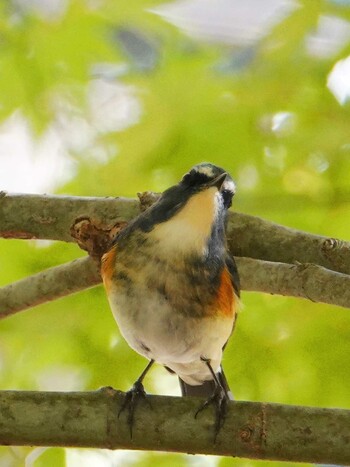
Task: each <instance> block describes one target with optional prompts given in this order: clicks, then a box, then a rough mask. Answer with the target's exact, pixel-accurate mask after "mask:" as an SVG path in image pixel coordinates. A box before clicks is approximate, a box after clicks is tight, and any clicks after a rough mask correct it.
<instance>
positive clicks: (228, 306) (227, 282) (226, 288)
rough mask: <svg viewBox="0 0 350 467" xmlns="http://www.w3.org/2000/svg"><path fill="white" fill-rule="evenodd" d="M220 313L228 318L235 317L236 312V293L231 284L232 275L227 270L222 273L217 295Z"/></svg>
mask: <svg viewBox="0 0 350 467" xmlns="http://www.w3.org/2000/svg"><path fill="white" fill-rule="evenodd" d="M217 300H218V301H217V305H218V308H219V312H221V313H222V314H223V315H225V316H227V317H228V318H230V317H233V316H234V314H235V312H236V310H235V308H236V300H235V293H234V290H233V285H232V282H231V275H230V273H229V271H228V269H227V268H224V270H223V271H222V273H221V281H220V287H219V290H218V295H217Z"/></svg>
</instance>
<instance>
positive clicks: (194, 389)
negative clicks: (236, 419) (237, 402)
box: [179, 368, 234, 401]
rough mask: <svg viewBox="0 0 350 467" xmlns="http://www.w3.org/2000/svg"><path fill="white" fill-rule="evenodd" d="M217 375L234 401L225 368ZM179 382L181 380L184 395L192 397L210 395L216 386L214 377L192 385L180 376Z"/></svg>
mask: <svg viewBox="0 0 350 467" xmlns="http://www.w3.org/2000/svg"><path fill="white" fill-rule="evenodd" d="M216 376H217V377H218V380H219V381H220V384H221V386H222V387H223V389H224V390H225V392H226V394H227V396H228V398H229V399H230V400H232V401H233V400H234V399H233V395H232V392H231V390H230V387H229V385H228V382H227V379H226V376H225V374H224V370H223V369H222V368H221V369H220V371H219V372H218V373H217V374H216ZM179 382H180V388H181V394H182V395H183V396H190V397H210V396H211V395H212V394H213V392H214V390H215V387H216V383H215V381H214V380H213V379H211V380H209V381H204V382H203V383H202V384H200V385H198V386H191V385H190V384H187V383H185V382H184V381H182V379H181V378H179Z"/></svg>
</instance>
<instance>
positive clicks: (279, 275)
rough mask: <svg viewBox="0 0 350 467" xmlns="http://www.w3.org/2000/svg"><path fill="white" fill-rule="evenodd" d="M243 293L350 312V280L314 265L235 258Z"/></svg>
mask: <svg viewBox="0 0 350 467" xmlns="http://www.w3.org/2000/svg"><path fill="white" fill-rule="evenodd" d="M236 261H237V267H238V270H239V273H240V277H241V285H242V289H243V290H249V291H254V292H265V293H270V294H275V295H286V296H290V297H299V298H305V299H307V300H311V301H313V302H321V303H329V304H332V305H337V306H342V307H345V308H350V276H349V275H347V274H341V273H340V272H335V271H330V270H328V269H326V268H323V267H322V266H318V265H317V264H285V263H272V262H269V261H261V260H254V259H252V258H237V257H236Z"/></svg>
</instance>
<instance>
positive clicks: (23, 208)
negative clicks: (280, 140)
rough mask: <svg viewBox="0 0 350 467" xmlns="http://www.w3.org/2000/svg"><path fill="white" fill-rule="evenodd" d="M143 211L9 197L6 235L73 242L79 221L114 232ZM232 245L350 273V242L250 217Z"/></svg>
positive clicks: (233, 222)
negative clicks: (75, 225) (114, 228)
mask: <svg viewBox="0 0 350 467" xmlns="http://www.w3.org/2000/svg"><path fill="white" fill-rule="evenodd" d="M154 199H156V196H154ZM138 213H139V202H138V201H137V200H135V199H126V198H92V197H91V198H82V197H69V196H51V195H50V196H49V195H27V194H20V195H13V194H3V195H2V197H1V196H0V237H4V238H24V239H28V238H40V239H51V240H62V241H73V238H72V237H71V235H70V228H71V227H72V225H74V224H75V222H76V221H77V219H79V218H82V217H83V218H89V219H91V221H92V222H93V223H94V224H95V225H97V226H98V225H101V226H102V227H103V228H105V229H107V228H109V229H110V228H112V227H113V226H114V225H116V224H118V223H120V222H125V221H129V220H130V219H132V218H133V217H135V216H136V215H137V214H138ZM228 243H229V248H230V251H231V253H232V254H233V255H235V256H245V257H250V258H256V259H262V260H267V261H277V262H282V263H294V262H295V261H298V262H300V263H315V264H318V265H320V266H323V267H325V268H327V269H331V270H334V271H338V272H342V273H345V274H350V243H349V242H344V241H341V240H336V239H332V238H327V237H323V236H319V235H312V234H308V233H306V232H301V231H298V230H294V229H290V228H288V227H283V226H281V225H278V224H274V223H273V222H269V221H266V220H263V219H260V218H258V217H254V216H249V215H247V214H241V213H232V214H231V215H230V219H229V223H228Z"/></svg>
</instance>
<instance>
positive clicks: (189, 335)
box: [101, 163, 240, 435]
mask: <svg viewBox="0 0 350 467" xmlns="http://www.w3.org/2000/svg"><path fill="white" fill-rule="evenodd" d="M234 193H235V184H234V182H233V180H232V178H231V177H230V175H229V174H228V173H227V172H225V171H224V170H223V169H222V168H220V167H217V166H215V165H212V164H210V163H202V164H198V165H196V166H194V167H193V168H192V169H191V170H190V171H189V172H188V173H186V174H185V175H184V176H183V178H182V180H181V181H180V182H179V183H178V184H177V185H175V186H172V187H171V188H169V189H167V190H166V191H165V192H164V193H163V194H162V195H161V197H160V198H159V200H158V201H157V202H156V203H155V204H153V205H152V206H151V207H150V208H148V209H147V210H146V211H144V212H142V213H141V214H140V215H139V216H137V217H136V218H135V219H134V220H133V221H131V222H130V223H129V224H128V225H127V227H125V228H124V229H123V230H122V231H121V232H120V233H119V234H118V235H117V237H116V238H115V240H114V242H113V245H112V247H111V248H110V249H109V251H108V252H107V253H106V254H105V255H104V256H103V258H102V267H101V274H102V277H103V281H104V285H105V288H106V292H107V296H108V300H109V303H110V306H111V309H112V312H113V314H114V317H115V319H116V321H117V323H118V326H119V329H120V331H121V333H122V335H123V336H124V338H125V339H126V341H127V342H128V344H129V345H130V347H131V348H133V349H134V350H135V351H136V352H138V353H139V354H141V355H143V356H144V357H146V358H147V359H149V363H148V365H147V367H146V368H145V370H144V371H143V372H142V374H141V375H140V377H139V378H138V379H137V381H136V382H135V384H134V386H133V388H132V389H131V390H130V391H128V392H127V395H126V398H125V402H124V405H123V406H122V409H121V411H120V413H121V412H122V411H123V410H124V409H125V408H126V407H127V406H129V416H128V423H129V426H130V432H131V430H132V424H133V420H134V409H135V406H136V402H137V399H138V398H139V397H140V396H142V397H145V391H144V388H143V384H142V382H143V379H144V377H145V375H146V373H147V372H148V370H149V369H150V367H151V366H152V365H153V363H154V362H157V363H160V364H162V365H164V366H165V368H166V369H167V370H168V371H170V372H171V373H176V374H177V375H178V377H179V380H180V386H181V391H182V394H183V395H185V396H203V397H206V398H207V399H206V401H205V402H204V403H203V404H202V406H201V407H200V408H199V409H198V411H197V413H196V416H197V415H198V413H199V412H200V411H201V410H202V409H203V408H204V407H206V406H207V405H209V404H211V403H213V404H214V405H215V408H216V419H215V433H216V435H217V433H218V432H219V430H220V428H221V426H222V424H223V422H224V418H225V413H226V406H227V401H228V400H229V399H230V398H232V397H231V394H230V392H229V386H228V384H227V381H226V378H225V375H224V373H223V370H222V367H221V360H222V353H223V349H224V347H225V345H226V343H227V341H228V339H229V337H230V335H231V333H232V331H233V328H234V323H235V320H236V313H237V309H238V305H239V295H240V285H239V276H238V272H237V268H236V265H235V261H234V259H233V257H231V256H230V255H229V253H228V250H227V244H226V236H225V226H226V218H227V211H228V209H229V207H230V206H231V201H232V197H233V195H234ZM120 413H119V414H120ZM131 434H132V432H131Z"/></svg>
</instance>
